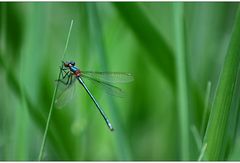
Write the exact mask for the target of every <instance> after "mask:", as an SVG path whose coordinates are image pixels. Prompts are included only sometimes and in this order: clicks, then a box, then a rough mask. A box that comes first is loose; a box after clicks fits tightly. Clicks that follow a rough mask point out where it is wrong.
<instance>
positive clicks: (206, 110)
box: [201, 81, 211, 137]
mask: <svg viewBox="0 0 240 163" xmlns="http://www.w3.org/2000/svg"><path fill="white" fill-rule="evenodd" d="M210 93H211V82H210V81H209V82H208V85H207V90H206V96H205V102H204V112H203V121H202V126H201V135H202V137H203V136H204V133H205V131H206V126H207V122H208V119H209V112H210V111H209V107H210V104H209V102H210Z"/></svg>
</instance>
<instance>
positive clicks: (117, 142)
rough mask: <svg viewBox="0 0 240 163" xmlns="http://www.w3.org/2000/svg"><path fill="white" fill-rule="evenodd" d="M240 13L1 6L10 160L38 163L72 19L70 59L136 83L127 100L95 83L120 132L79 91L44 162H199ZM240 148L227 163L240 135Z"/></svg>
mask: <svg viewBox="0 0 240 163" xmlns="http://www.w3.org/2000/svg"><path fill="white" fill-rule="evenodd" d="M178 5H179V6H180V7H179V6H178ZM237 7H238V4H237V3H157V2H155V3H137V2H136V3H110V2H104V3H83V2H82V3H80V2H79V3H77V2H76V3H30V2H29V3H27V2H25V3H6V2H5V3H4V2H1V3H0V85H1V89H0V160H37V158H38V155H39V151H40V146H41V143H42V139H43V133H44V129H45V126H46V121H47V116H48V113H49V108H50V104H51V100H52V96H53V91H54V87H55V82H54V80H55V79H57V76H58V73H59V66H60V64H61V57H62V55H63V51H64V46H65V43H66V39H67V35H68V31H69V26H70V22H71V20H73V21H74V23H73V27H72V31H71V36H70V40H69V44H68V49H67V53H66V56H65V60H74V61H75V62H76V64H77V66H78V67H79V68H80V69H82V70H91V71H110V72H111V71H117V72H130V73H132V74H133V75H134V78H135V80H134V81H133V82H131V83H128V84H124V85H117V86H119V87H121V88H123V89H124V90H125V92H126V95H125V97H124V98H118V97H113V96H109V95H107V94H106V93H104V90H102V89H99V88H97V87H95V86H94V85H92V84H91V83H90V82H89V83H88V82H87V85H88V86H89V89H90V90H91V92H92V93H93V95H94V96H95V97H96V99H97V101H98V102H99V103H100V105H101V106H102V108H103V109H104V111H105V112H106V114H107V115H108V117H109V119H110V121H111V122H112V124H113V126H114V128H115V131H114V132H111V131H110V130H109V129H108V128H107V126H106V124H105V122H104V120H103V119H102V117H101V116H100V114H99V112H98V111H97V110H96V108H95V105H94V104H93V102H92V101H91V99H90V98H89V96H88V95H87V94H86V92H85V91H84V90H83V88H82V87H81V85H80V84H77V85H76V90H75V97H74V99H73V100H72V101H71V103H69V104H68V105H67V106H66V107H65V108H64V109H56V108H54V110H53V114H52V117H51V123H50V127H49V131H48V135H47V141H46V146H45V148H44V154H43V159H44V160H197V159H198V158H199V155H200V153H201V145H202V144H201V143H202V139H203V136H204V132H205V128H206V124H205V121H204V119H207V117H208V115H209V112H210V111H209V110H204V108H206V101H209V102H207V103H210V104H211V101H212V100H213V96H214V92H215V90H216V86H217V82H218V79H219V74H220V72H221V69H222V66H223V63H224V58H225V55H226V53H227V49H228V45H229V41H230V38H231V32H232V29H233V24H234V21H235V17H236V12H237ZM179 29H182V30H181V31H180V32H179V31H178V30H179ZM179 86H180V88H183V89H180V91H179V89H178V87H179ZM208 96H209V98H208ZM207 105H208V104H207ZM232 142H235V143H233V144H232V145H231V146H229V148H228V150H227V154H226V157H225V159H226V160H238V159H240V156H239V154H238V153H239V152H240V139H239V134H238V132H236V136H235V137H234V140H232Z"/></svg>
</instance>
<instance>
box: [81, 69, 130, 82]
mask: <svg viewBox="0 0 240 163" xmlns="http://www.w3.org/2000/svg"><path fill="white" fill-rule="evenodd" d="M81 75H83V76H84V77H89V78H91V79H96V80H98V81H101V82H106V83H127V82H131V81H133V80H134V79H133V76H132V75H131V74H130V73H125V72H93V71H81Z"/></svg>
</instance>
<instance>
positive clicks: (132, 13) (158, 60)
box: [113, 2, 176, 86]
mask: <svg viewBox="0 0 240 163" xmlns="http://www.w3.org/2000/svg"><path fill="white" fill-rule="evenodd" d="M113 5H114V6H115V7H116V9H117V10H118V12H119V14H120V15H121V16H122V18H123V20H124V21H125V22H126V23H127V25H128V26H129V27H130V28H131V29H132V31H133V32H134V34H135V36H136V37H137V39H138V40H139V42H140V43H141V45H142V46H143V47H144V48H145V49H146V50H147V51H148V53H149V55H148V56H149V57H150V59H151V61H152V62H153V63H154V65H155V66H157V67H158V68H159V70H161V71H162V73H163V74H164V75H165V76H166V78H167V79H168V80H169V81H170V82H171V83H172V84H173V86H175V81H176V80H175V79H176V73H175V70H176V69H175V58H174V54H173V51H172V49H171V47H169V45H168V44H167V42H166V40H165V39H164V38H163V36H162V35H161V34H160V32H159V31H158V29H157V28H156V26H154V24H153V23H152V22H151V21H150V20H149V18H148V17H147V15H146V14H145V13H144V11H143V9H142V8H141V6H140V4H138V3H136V2H134V3H113Z"/></svg>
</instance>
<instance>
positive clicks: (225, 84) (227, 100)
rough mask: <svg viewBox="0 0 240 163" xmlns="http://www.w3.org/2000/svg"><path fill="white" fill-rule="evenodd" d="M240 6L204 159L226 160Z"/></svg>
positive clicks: (239, 50) (239, 57)
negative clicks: (226, 137)
mask: <svg viewBox="0 0 240 163" xmlns="http://www.w3.org/2000/svg"><path fill="white" fill-rule="evenodd" d="M239 28H240V8H239V6H238V11H237V14H236V17H235V25H234V27H233V32H232V38H231V41H230V44H229V48H228V52H227V55H226V57H225V62H224V65H223V69H222V72H221V75H220V80H219V83H218V87H217V90H216V95H215V98H214V101H213V106H212V110H211V113H210V118H209V123H208V127H207V131H206V135H205V138H204V143H207V144H208V146H207V148H206V152H205V154H204V157H203V159H204V160H224V155H225V149H226V144H227V142H226V139H225V136H226V134H227V128H228V126H229V123H232V122H230V119H229V115H230V112H231V111H232V109H234V108H233V107H232V103H233V102H234V99H235V98H238V99H239V97H234V90H235V89H236V87H237V74H238V70H239V67H240V46H239V42H240V31H239Z"/></svg>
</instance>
